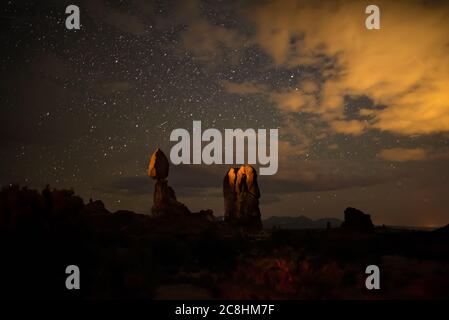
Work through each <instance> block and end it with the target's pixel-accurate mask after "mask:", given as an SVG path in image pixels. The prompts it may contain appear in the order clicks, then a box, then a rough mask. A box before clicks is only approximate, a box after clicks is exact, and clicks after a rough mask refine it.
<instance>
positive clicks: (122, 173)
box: [0, 0, 449, 226]
mask: <svg viewBox="0 0 449 320" xmlns="http://www.w3.org/2000/svg"><path fill="white" fill-rule="evenodd" d="M374 2H375V4H377V5H378V6H379V7H380V9H381V30H367V29H366V28H365V24H364V22H365V18H366V14H365V8H366V6H367V5H369V4H371V2H364V1H360V2H359V1H323V2H319V1H273V2H270V1H156V2H152V1H146V0H136V1H106V0H90V1H74V2H73V1H3V2H2V4H1V31H0V39H1V43H2V49H1V51H0V69H1V79H0V105H1V108H0V112H1V116H0V121H1V126H0V144H1V148H0V183H1V185H7V184H9V183H17V184H20V185H22V186H29V187H30V188H38V189H41V188H43V187H44V186H45V185H46V184H50V186H51V187H55V188H72V189H73V190H74V191H75V193H76V194H79V195H81V196H82V197H83V198H84V200H85V201H87V200H88V199H89V198H93V199H100V200H103V201H104V202H105V204H106V207H107V208H108V209H110V210H117V209H128V210H134V211H136V212H141V213H150V211H151V204H152V190H153V181H151V180H150V178H148V177H147V166H148V162H149V157H150V156H151V153H152V152H153V151H154V150H155V149H156V148H157V147H160V148H161V149H162V150H163V151H164V152H165V153H166V154H167V155H168V154H169V151H170V148H171V146H173V145H174V143H173V142H170V141H169V137H170V133H171V131H172V130H173V129H176V128H186V129H187V130H189V131H190V132H191V130H192V121H193V120H201V121H202V126H203V129H206V128H211V127H214V128H217V129H219V130H223V129H224V128H242V129H246V128H254V129H258V128H261V129H262V128H266V129H269V128H279V135H280V141H279V143H280V145H279V166H280V167H279V171H278V173H277V174H276V175H274V176H260V177H259V178H260V179H259V183H260V189H261V194H262V198H261V212H262V216H263V217H264V218H266V217H269V216H272V215H278V216H282V215H290V216H299V215H306V216H308V217H310V218H321V217H338V218H342V216H343V210H344V209H345V208H346V207H348V206H352V207H356V208H359V209H361V210H363V211H365V212H367V213H369V214H371V215H372V218H373V221H374V223H376V224H383V223H384V224H392V225H420V226H439V225H445V224H447V223H448V222H449V196H448V195H449V165H448V164H449V5H448V4H447V2H446V3H445V1H402V2H401V1H394V2H392V1H388V2H384V1H374ZM69 4H76V5H78V6H79V7H80V11H81V29H80V30H76V31H75V30H67V29H66V28H65V18H66V14H65V8H66V6H67V5H69ZM225 171H226V166H225V165H212V166H206V165H181V166H177V167H174V166H172V167H171V172H170V176H169V183H170V185H171V186H172V187H173V188H174V189H175V191H176V193H177V196H178V199H179V200H180V201H182V202H183V203H185V204H186V205H187V206H188V207H189V208H190V209H192V210H199V209H206V208H211V209H213V210H214V213H215V215H216V216H220V215H222V214H223V200H222V196H221V192H222V190H221V187H222V179H223V176H224V174H225Z"/></svg>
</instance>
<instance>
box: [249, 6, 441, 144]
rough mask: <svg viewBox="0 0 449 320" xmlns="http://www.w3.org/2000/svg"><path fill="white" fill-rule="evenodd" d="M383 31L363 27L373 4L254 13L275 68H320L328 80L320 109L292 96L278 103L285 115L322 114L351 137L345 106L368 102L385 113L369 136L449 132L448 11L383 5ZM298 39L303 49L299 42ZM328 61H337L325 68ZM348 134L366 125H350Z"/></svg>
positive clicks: (376, 116) (375, 114) (377, 113)
mask: <svg viewBox="0 0 449 320" xmlns="http://www.w3.org/2000/svg"><path fill="white" fill-rule="evenodd" d="M376 4H378V6H379V7H380V9H381V26H382V28H381V30H367V29H366V28H365V26H364V20H365V18H366V15H365V14H364V9H365V7H366V5H367V3H366V2H357V1H354V2H348V1H340V2H334V1H332V2H322V3H316V2H312V1H293V0H290V1H276V2H270V3H266V4H264V5H257V6H256V7H255V8H253V10H251V11H248V13H249V12H250V14H248V17H249V19H250V20H251V21H252V22H253V23H254V24H255V25H256V27H257V31H256V34H255V36H254V41H255V43H257V44H258V45H259V46H260V47H261V48H262V49H263V50H264V51H266V52H267V53H268V54H269V55H270V56H271V57H272V58H273V62H274V64H275V65H279V66H284V67H295V66H298V65H300V64H304V63H307V64H313V65H317V66H319V67H321V68H322V71H323V74H324V75H325V76H326V79H325V82H324V84H323V85H322V87H321V90H320V92H319V98H320V99H319V101H316V102H317V103H316V104H314V102H315V101H313V99H311V98H310V97H308V96H307V95H305V96H303V97H301V98H300V97H298V96H295V95H294V93H292V92H290V91H285V92H280V93H277V95H275V98H274V101H275V102H277V104H278V106H279V108H280V109H282V110H284V111H286V110H287V111H292V112H296V111H306V112H313V113H317V114H319V115H321V116H322V118H323V119H324V120H326V121H328V122H329V123H330V127H331V128H333V129H335V130H337V131H338V130H340V131H342V130H343V131H344V130H346V128H347V126H344V125H343V124H344V123H342V122H335V121H344V120H345V116H344V111H343V98H344V96H345V95H366V96H368V97H370V98H371V99H373V101H374V102H375V103H377V104H382V105H385V106H386V108H384V109H382V110H374V111H372V112H371V117H372V119H371V121H370V125H369V128H373V129H378V130H382V131H389V132H393V133H397V134H404V135H410V134H432V133H437V132H445V131H449V76H448V75H449V44H448V43H449V6H447V5H444V4H443V5H439V4H438V3H435V4H432V5H430V4H427V5H426V4H423V2H421V1H407V2H405V1H400V2H399V1H395V2H391V1H389V2H385V1H378V2H377V3H376ZM292 39H296V40H297V41H294V42H292ZM322 56H328V57H333V58H335V64H334V65H332V66H329V65H326V64H324V63H323V60H322V59H321V57H322ZM348 128H350V129H347V130H348V132H349V133H352V132H360V131H361V130H362V126H361V124H356V123H353V122H351V123H349V127H348Z"/></svg>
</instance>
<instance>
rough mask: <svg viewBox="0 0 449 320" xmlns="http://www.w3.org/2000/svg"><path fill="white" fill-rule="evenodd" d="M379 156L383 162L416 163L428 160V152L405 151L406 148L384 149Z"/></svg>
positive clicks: (421, 150)
mask: <svg viewBox="0 0 449 320" xmlns="http://www.w3.org/2000/svg"><path fill="white" fill-rule="evenodd" d="M377 156H378V157H379V158H381V159H383V160H387V161H397V162H404V161H416V160H424V159H426V158H427V156H428V154H427V151H426V150H424V149H421V148H415V149H405V148H392V149H383V150H381V151H380V152H379V153H378V154H377Z"/></svg>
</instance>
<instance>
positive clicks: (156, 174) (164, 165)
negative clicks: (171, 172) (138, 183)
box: [148, 148, 170, 180]
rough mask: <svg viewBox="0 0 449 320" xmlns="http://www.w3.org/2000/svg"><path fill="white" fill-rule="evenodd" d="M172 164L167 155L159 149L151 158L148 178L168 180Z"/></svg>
mask: <svg viewBox="0 0 449 320" xmlns="http://www.w3.org/2000/svg"><path fill="white" fill-rule="evenodd" d="M169 166H170V163H169V162H168V159H167V157H166V156H165V154H164V153H163V152H162V151H161V150H160V149H159V148H157V149H156V151H155V152H154V153H153V155H152V156H151V158H150V166H149V167H148V176H149V177H150V178H153V179H156V180H163V179H167V177H168V169H169Z"/></svg>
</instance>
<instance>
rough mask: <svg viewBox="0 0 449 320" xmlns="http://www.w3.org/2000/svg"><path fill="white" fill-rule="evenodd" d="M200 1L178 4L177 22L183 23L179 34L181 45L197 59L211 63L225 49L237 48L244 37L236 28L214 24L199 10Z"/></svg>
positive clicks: (221, 54) (242, 42) (219, 56)
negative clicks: (183, 27)
mask: <svg viewBox="0 0 449 320" xmlns="http://www.w3.org/2000/svg"><path fill="white" fill-rule="evenodd" d="M201 9H202V7H201V5H200V2H199V1H197V0H194V1H186V2H183V3H181V4H180V5H179V8H178V17H177V18H176V19H177V20H179V21H178V23H179V24H185V30H184V31H183V32H182V34H181V45H182V47H183V48H185V49H187V50H189V51H190V52H191V53H193V54H194V55H195V56H196V57H197V58H198V59H199V60H201V61H204V62H209V63H213V62H216V61H217V60H219V61H221V57H222V56H223V55H224V54H225V51H226V50H227V49H231V50H239V49H241V48H242V46H243V45H244V42H245V40H246V39H245V38H244V37H243V36H241V35H240V33H239V32H237V30H234V29H231V28H227V27H224V26H222V25H214V24H212V23H210V22H209V20H208V19H207V17H205V16H204V15H203V14H202V12H201Z"/></svg>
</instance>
